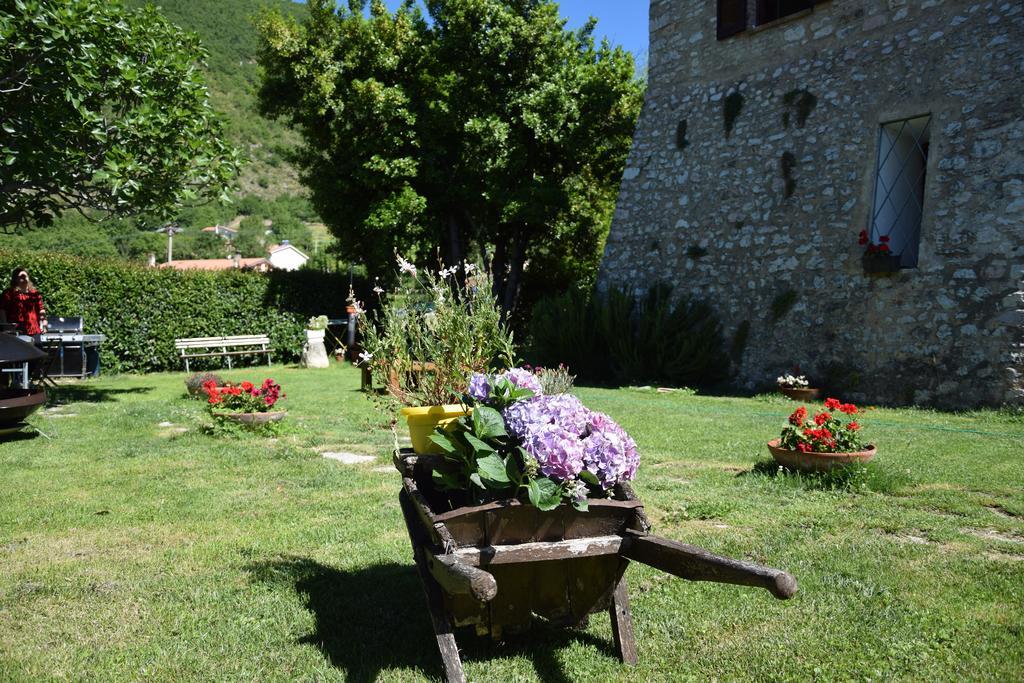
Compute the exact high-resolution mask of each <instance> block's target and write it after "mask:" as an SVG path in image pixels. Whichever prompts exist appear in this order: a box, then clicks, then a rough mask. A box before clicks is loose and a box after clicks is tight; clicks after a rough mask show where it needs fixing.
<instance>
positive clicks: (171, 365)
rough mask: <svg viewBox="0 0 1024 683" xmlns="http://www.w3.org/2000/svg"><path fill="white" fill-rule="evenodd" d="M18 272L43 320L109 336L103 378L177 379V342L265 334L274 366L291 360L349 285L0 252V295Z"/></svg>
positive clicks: (334, 311) (307, 275)
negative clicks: (33, 291) (308, 328)
mask: <svg viewBox="0 0 1024 683" xmlns="http://www.w3.org/2000/svg"><path fill="white" fill-rule="evenodd" d="M15 267H21V268H25V269H27V270H28V271H29V273H30V274H31V276H32V279H33V281H34V282H35V284H36V287H38V288H39V291H40V292H41V293H42V295H43V301H44V303H45V305H46V310H47V315H49V316H51V317H55V316H82V317H83V318H84V319H85V331H86V332H88V333H100V334H105V335H106V336H107V341H106V342H104V344H103V345H102V346H101V347H100V364H101V367H102V368H103V371H104V372H153V371H159V370H180V369H182V362H181V359H180V357H179V356H178V355H177V353H176V352H175V350H174V340H175V339H177V338H181V337H213V336H219V335H234V334H269V335H270V339H271V344H272V346H273V347H274V360H275V361H284V362H287V361H293V360H295V359H297V358H298V357H299V355H300V354H301V352H302V344H303V341H304V337H303V329H305V322H306V320H307V319H308V318H309V317H310V316H312V315H320V314H325V315H327V316H329V317H332V318H336V317H340V316H342V315H343V314H344V310H345V298H346V296H347V295H348V285H349V283H348V278H347V277H343V276H341V275H339V274H335V273H319V272H315V271H295V272H290V273H289V272H284V271H276V272H271V273H268V274H259V273H250V272H239V271H221V272H203V271H176V270H171V269H160V268H147V267H143V266H136V265H131V264H126V263H124V262H121V261H109V260H97V259H83V258H78V257H74V256H68V255H64V254H54V253H43V252H30V253H16V252H10V251H0V278H2V279H3V285H2V286H0V289H5V288H6V287H7V286H8V284H9V281H8V278H9V276H10V272H11V271H12V270H13V269H14V268H15ZM220 363H221V359H214V360H212V361H211V362H210V363H209V364H210V365H212V366H215V367H219V365H220ZM198 365H199V366H200V367H202V366H203V364H198Z"/></svg>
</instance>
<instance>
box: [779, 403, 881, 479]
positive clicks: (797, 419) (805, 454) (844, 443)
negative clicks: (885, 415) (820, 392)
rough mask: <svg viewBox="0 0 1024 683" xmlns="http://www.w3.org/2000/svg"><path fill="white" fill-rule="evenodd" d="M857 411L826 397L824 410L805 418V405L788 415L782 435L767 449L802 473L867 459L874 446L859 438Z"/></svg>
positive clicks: (850, 406) (854, 407)
mask: <svg viewBox="0 0 1024 683" xmlns="http://www.w3.org/2000/svg"><path fill="white" fill-rule="evenodd" d="M858 412H859V409H858V408H857V406H855V405H854V404H852V403H842V402H840V401H839V400H838V399H835V398H828V399H826V400H825V409H824V410H822V411H819V412H817V413H815V415H814V417H813V419H808V413H807V408H806V407H804V406H800V407H799V408H797V409H796V410H795V411H793V414H792V415H790V416H789V425H788V426H786V427H785V428H784V429H783V430H782V434H781V436H780V437H779V438H778V439H773V440H772V441H769V442H768V450H769V451H771V454H772V457H773V458H775V462H777V463H778V464H779V465H782V466H783V467H786V468H788V469H791V470H802V471H804V472H824V471H827V470H830V469H832V468H835V467H843V466H846V465H852V464H856V463H865V462H868V461H869V460H871V459H872V458H873V457H875V452H876V449H875V446H873V445H864V444H863V443H862V441H861V436H860V423H859V422H858V421H857V420H856V419H855V416H856V415H857V413H858ZM837 413H838V414H837ZM843 416H845V417H843Z"/></svg>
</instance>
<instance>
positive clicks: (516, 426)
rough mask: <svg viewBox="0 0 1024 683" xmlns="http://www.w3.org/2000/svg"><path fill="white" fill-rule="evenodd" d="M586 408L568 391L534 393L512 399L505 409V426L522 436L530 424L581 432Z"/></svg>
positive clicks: (519, 436)
mask: <svg viewBox="0 0 1024 683" xmlns="http://www.w3.org/2000/svg"><path fill="white" fill-rule="evenodd" d="M589 415H590V411H589V410H587V409H586V407H584V405H583V404H582V403H580V400H579V399H578V398H576V397H575V396H573V395H572V394H555V395H553V396H535V397H533V398H528V399H526V400H524V401H516V402H515V403H513V404H512V405H510V406H509V407H508V408H506V409H505V411H504V413H503V417H504V418H505V427H506V429H508V432H509V434H512V435H513V436H516V437H518V438H520V439H522V438H525V436H526V431H527V428H528V427H529V426H530V425H544V424H553V425H557V426H559V427H561V428H562V429H564V430H565V431H567V432H569V433H571V434H575V435H576V436H577V437H580V436H583V432H584V431H585V430H586V428H587V420H588V417H589Z"/></svg>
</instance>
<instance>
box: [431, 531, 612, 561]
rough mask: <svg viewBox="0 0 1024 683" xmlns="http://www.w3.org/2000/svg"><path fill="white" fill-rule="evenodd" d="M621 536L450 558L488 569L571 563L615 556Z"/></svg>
mask: <svg viewBox="0 0 1024 683" xmlns="http://www.w3.org/2000/svg"><path fill="white" fill-rule="evenodd" d="M624 542H627V541H626V540H625V539H624V538H623V537H622V536H620V535H618V534H615V535H611V536H590V537H586V538H577V539H571V540H566V541H540V542H536V543H516V544H511V545H498V546H493V545H488V546H474V547H471V548H460V549H458V550H456V551H455V552H454V553H452V555H451V557H455V558H457V559H458V560H459V561H460V562H463V563H465V564H468V565H470V566H472V567H489V566H491V565H499V564H521V563H524V562H546V561H548V560H571V559H576V558H580V557H594V556H597V555H617V554H618V553H619V550H620V549H621V548H622V544H623V543H624Z"/></svg>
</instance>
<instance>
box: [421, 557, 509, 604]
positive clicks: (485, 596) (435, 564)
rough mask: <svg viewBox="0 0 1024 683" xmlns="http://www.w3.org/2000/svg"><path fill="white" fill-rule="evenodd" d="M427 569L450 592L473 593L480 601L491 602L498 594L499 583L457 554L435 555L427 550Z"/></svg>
mask: <svg viewBox="0 0 1024 683" xmlns="http://www.w3.org/2000/svg"><path fill="white" fill-rule="evenodd" d="M426 556H427V558H426V559H427V569H429V570H430V573H431V575H432V576H433V577H434V579H436V580H437V582H438V583H439V584H441V586H442V587H443V588H444V589H445V590H446V591H448V592H449V593H457V594H468V595H472V596H473V597H474V598H475V599H476V600H479V601H480V602H489V601H490V600H492V599H493V598H494V596H495V595H497V594H498V583H497V582H496V581H495V580H494V577H493V576H492V575H491V574H489V573H488V572H485V571H484V570H482V569H479V568H477V567H473V566H471V565H468V564H466V563H465V562H462V561H461V560H460V559H459V558H457V557H456V556H455V555H443V554H442V555H435V554H434V553H432V552H430V551H429V550H427V551H426Z"/></svg>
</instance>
